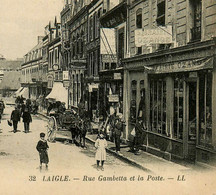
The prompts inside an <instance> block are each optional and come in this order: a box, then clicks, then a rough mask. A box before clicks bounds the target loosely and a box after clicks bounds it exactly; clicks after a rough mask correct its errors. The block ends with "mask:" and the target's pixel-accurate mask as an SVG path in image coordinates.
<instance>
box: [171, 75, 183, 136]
mask: <svg viewBox="0 0 216 195" xmlns="http://www.w3.org/2000/svg"><path fill="white" fill-rule="evenodd" d="M183 102H184V100H183V77H182V76H181V75H179V76H176V78H175V80H174V135H173V136H174V137H175V138H177V139H182V136H183V121H184V118H183Z"/></svg>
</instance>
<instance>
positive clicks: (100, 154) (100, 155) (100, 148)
mask: <svg viewBox="0 0 216 195" xmlns="http://www.w3.org/2000/svg"><path fill="white" fill-rule="evenodd" d="M106 147H107V141H106V139H105V138H104V135H103V133H100V135H99V136H98V138H97V140H96V142H95V148H96V149H97V151H96V154H95V160H96V162H97V170H99V164H100V161H101V170H102V171H103V170H104V168H103V165H104V161H105V160H106Z"/></svg>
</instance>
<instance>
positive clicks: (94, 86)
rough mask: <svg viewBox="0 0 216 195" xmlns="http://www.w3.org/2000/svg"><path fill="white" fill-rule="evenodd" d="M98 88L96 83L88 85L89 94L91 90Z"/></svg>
mask: <svg viewBox="0 0 216 195" xmlns="http://www.w3.org/2000/svg"><path fill="white" fill-rule="evenodd" d="M98 87H99V84H98V83H92V84H89V85H88V88H89V92H92V91H93V89H98Z"/></svg>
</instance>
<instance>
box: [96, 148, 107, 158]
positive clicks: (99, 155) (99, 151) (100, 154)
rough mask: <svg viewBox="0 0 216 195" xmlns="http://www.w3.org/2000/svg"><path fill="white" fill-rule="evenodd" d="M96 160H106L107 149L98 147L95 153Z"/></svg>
mask: <svg viewBox="0 0 216 195" xmlns="http://www.w3.org/2000/svg"><path fill="white" fill-rule="evenodd" d="M95 160H100V161H101V160H106V149H105V148H98V149H97V151H96V154H95Z"/></svg>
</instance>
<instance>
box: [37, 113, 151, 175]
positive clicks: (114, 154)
mask: <svg viewBox="0 0 216 195" xmlns="http://www.w3.org/2000/svg"><path fill="white" fill-rule="evenodd" d="M38 115H41V116H43V117H45V118H46V119H48V118H49V117H48V116H47V115H45V114H42V113H40V112H38ZM66 139H67V138H57V140H59V141H61V140H62V141H65V140H66ZM86 139H87V141H89V142H90V143H91V144H94V143H95V140H93V139H91V138H89V137H88V136H86ZM68 140H71V139H68ZM106 150H107V152H108V153H110V154H112V155H113V156H115V157H117V158H118V159H120V160H122V161H124V162H126V163H128V164H131V165H133V166H135V167H137V168H139V169H141V170H143V171H146V172H148V173H153V172H152V171H151V170H150V169H147V168H146V167H144V166H142V165H140V164H139V163H137V162H136V161H134V160H133V159H131V158H128V157H125V156H123V155H119V154H117V153H116V152H115V151H113V150H111V149H109V148H107V149H106Z"/></svg>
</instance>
